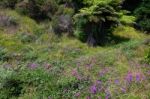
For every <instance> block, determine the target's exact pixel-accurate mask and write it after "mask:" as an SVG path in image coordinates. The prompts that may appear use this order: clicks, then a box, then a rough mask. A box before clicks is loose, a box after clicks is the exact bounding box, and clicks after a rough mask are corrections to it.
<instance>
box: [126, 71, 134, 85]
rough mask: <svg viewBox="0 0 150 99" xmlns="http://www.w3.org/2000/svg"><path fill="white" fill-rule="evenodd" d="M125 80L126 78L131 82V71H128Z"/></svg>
mask: <svg viewBox="0 0 150 99" xmlns="http://www.w3.org/2000/svg"><path fill="white" fill-rule="evenodd" d="M126 80H127V82H128V83H131V82H132V80H133V75H132V73H131V72H129V73H128V74H127V76H126Z"/></svg>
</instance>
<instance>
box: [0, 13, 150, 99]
mask: <svg viewBox="0 0 150 99" xmlns="http://www.w3.org/2000/svg"><path fill="white" fill-rule="evenodd" d="M0 14H2V15H5V16H7V17H8V19H9V20H7V21H8V22H7V24H0V25H1V27H2V28H0V99H149V98H150V90H149V89H150V83H149V81H150V65H149V63H150V52H149V39H148V38H149V35H147V34H144V33H141V32H140V31H137V30H135V29H134V28H133V27H130V26H127V25H121V26H118V27H117V28H115V30H114V32H113V38H111V39H110V43H109V44H106V45H105V46H103V47H100V46H97V47H94V48H93V47H89V46H87V44H85V43H82V42H80V41H79V40H77V39H75V38H74V37H67V36H66V35H65V34H64V35H62V36H58V35H55V34H53V33H52V32H53V31H52V29H51V25H50V22H43V23H38V24H37V22H35V21H34V20H33V19H31V18H29V17H27V16H24V15H20V14H18V13H17V12H15V11H11V10H3V11H1V12H0ZM14 24H15V25H14Z"/></svg>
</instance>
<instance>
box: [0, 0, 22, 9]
mask: <svg viewBox="0 0 150 99" xmlns="http://www.w3.org/2000/svg"><path fill="white" fill-rule="evenodd" d="M19 1H23V0H0V7H9V8H14V7H15V5H16V4H17V3H18V2H19Z"/></svg>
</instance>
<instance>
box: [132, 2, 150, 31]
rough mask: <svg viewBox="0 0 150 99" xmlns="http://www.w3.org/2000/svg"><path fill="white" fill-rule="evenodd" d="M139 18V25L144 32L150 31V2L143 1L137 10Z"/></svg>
mask: <svg viewBox="0 0 150 99" xmlns="http://www.w3.org/2000/svg"><path fill="white" fill-rule="evenodd" d="M135 15H136V16H137V23H138V25H139V26H140V27H141V28H142V30H144V31H148V32H149V31H150V17H149V16H150V0H143V2H142V3H141V4H140V7H138V8H137V9H136V10H135Z"/></svg>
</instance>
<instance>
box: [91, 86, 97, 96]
mask: <svg viewBox="0 0 150 99" xmlns="http://www.w3.org/2000/svg"><path fill="white" fill-rule="evenodd" d="M90 92H91V93H92V94H96V92H97V88H96V85H93V86H91V87H90Z"/></svg>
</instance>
